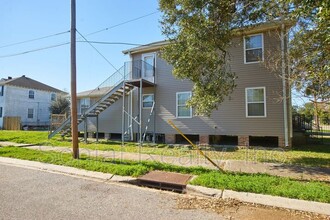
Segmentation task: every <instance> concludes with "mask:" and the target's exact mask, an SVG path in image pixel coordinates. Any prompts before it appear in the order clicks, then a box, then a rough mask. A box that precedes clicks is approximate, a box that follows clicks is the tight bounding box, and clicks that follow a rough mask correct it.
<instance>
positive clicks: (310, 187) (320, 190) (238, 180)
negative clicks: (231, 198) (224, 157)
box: [192, 172, 330, 203]
mask: <svg viewBox="0 0 330 220" xmlns="http://www.w3.org/2000/svg"><path fill="white" fill-rule="evenodd" d="M192 184H194V185H200V186H205V187H209V188H216V189H231V190H235V191H240V192H252V193H259V194H267V195H274V196H282V197H287V198H295V199H303V200H313V201H318V202H325V203H330V196H329V195H330V186H329V185H328V184H325V183H320V182H301V181H295V180H291V179H289V178H284V177H276V176H270V175H267V174H243V173H235V174H233V173H231V174H226V175H223V174H221V173H219V172H210V173H207V174H201V175H199V176H198V177H197V178H195V179H194V180H193V181H192Z"/></svg>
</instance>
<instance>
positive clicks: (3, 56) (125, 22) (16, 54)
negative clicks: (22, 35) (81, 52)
mask: <svg viewBox="0 0 330 220" xmlns="http://www.w3.org/2000/svg"><path fill="white" fill-rule="evenodd" d="M158 12H159V11H154V12H152V13H149V14H146V15H143V16H140V17H137V18H134V19H131V20H128V21H124V22H122V23H119V24H116V25H113V26H110V27H107V28H103V29H101V30H98V31H95V32H92V33H89V34H87V35H86V36H90V35H94V34H97V33H100V32H103V31H107V30H110V29H112V28H115V27H118V26H121V25H124V24H127V23H130V22H133V21H136V20H139V19H142V18H145V17H148V16H150V15H153V14H156V13H158ZM69 32H70V30H69V31H63V32H59V33H56V34H51V35H47V36H44V37H39V38H35V39H31V40H26V41H21V42H17V43H12V44H8V45H4V46H0V48H5V47H10V46H15V45H19V44H23V43H28V42H32V41H37V40H42V39H45V38H49V37H53V36H58V35H61V34H65V33H69ZM79 34H80V33H79ZM82 37H83V36H82ZM83 38H84V37H83ZM77 42H87V43H90V44H92V43H95V44H122V45H131V46H141V44H133V43H123V42H113V43H112V42H97V41H88V40H86V39H85V41H77ZM66 44H70V42H66V43H61V44H57V45H52V46H48V47H43V48H38V49H33V50H28V51H24V52H20V53H15V54H9V55H2V56H0V58H6V57H13V56H19V55H23V54H28V53H32V52H37V51H41V50H46V49H51V48H55V47H59V46H63V45H66ZM91 46H92V47H93V48H94V49H95V50H97V49H96V48H95V47H94V46H93V45H91ZM97 51H98V50H97ZM98 53H99V51H98ZM100 55H101V56H102V57H103V58H104V59H105V60H106V61H107V62H108V63H109V64H110V65H111V66H112V67H113V68H114V69H116V68H115V67H114V66H113V65H112V64H111V63H110V61H108V60H107V59H106V58H105V57H104V56H103V55H102V54H100ZM116 70H117V69H116Z"/></svg>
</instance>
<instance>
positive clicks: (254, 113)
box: [245, 87, 266, 117]
mask: <svg viewBox="0 0 330 220" xmlns="http://www.w3.org/2000/svg"><path fill="white" fill-rule="evenodd" d="M245 96H246V97H245V99H246V117H266V88H265V87H255V88H246V89H245Z"/></svg>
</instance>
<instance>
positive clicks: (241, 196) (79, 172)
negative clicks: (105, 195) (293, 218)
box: [0, 157, 330, 216]
mask: <svg viewBox="0 0 330 220" xmlns="http://www.w3.org/2000/svg"><path fill="white" fill-rule="evenodd" d="M0 164H4V165H6V164H7V165H8V164H10V165H13V166H17V167H24V168H30V169H35V170H43V171H48V172H55V173H61V174H66V175H72V176H80V177H84V178H92V179H98V180H101V181H111V182H129V181H133V180H136V178H133V177H130V176H118V175H114V174H109V173H102V172H96V171H88V170H83V169H78V168H74V167H67V166H61V165H54V164H47V163H42V162H36V161H28V160H20V159H16V158H7V157H0ZM187 190H190V191H192V192H195V193H199V194H202V195H204V196H207V197H212V198H223V199H226V198H232V199H237V200H240V201H243V202H249V203H256V204H261V205H267V206H274V207H280V208H287V209H293V210H299V211H305V212H314V213H318V214H323V215H329V216H330V204H328V203H321V202H314V201H306V200H299V199H290V198H284V197H279V196H270V195H262V194H256V193H247V192H236V191H232V190H220V189H212V188H207V187H203V186H195V185H189V184H188V185H187Z"/></svg>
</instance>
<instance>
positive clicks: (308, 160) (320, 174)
mask: <svg viewBox="0 0 330 220" xmlns="http://www.w3.org/2000/svg"><path fill="white" fill-rule="evenodd" d="M292 162H293V163H295V164H298V165H291V164H276V165H274V166H272V168H271V169H272V170H279V172H292V173H296V174H301V176H303V175H310V176H313V179H317V180H320V181H325V182H328V183H330V168H328V167H329V166H330V161H329V159H326V158H315V157H301V158H297V159H293V161H292ZM299 164H304V165H306V164H309V165H311V166H313V167H303V166H299ZM316 164H318V167H316ZM320 166H324V167H320ZM325 166H328V167H325Z"/></svg>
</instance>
